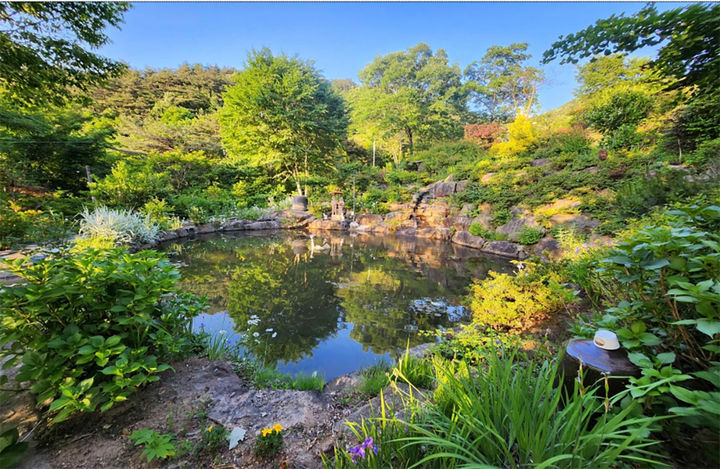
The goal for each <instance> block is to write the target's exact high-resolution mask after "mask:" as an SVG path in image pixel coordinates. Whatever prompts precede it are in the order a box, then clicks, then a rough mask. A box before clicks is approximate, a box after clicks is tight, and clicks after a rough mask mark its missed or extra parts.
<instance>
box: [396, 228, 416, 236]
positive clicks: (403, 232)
mask: <svg viewBox="0 0 720 469" xmlns="http://www.w3.org/2000/svg"><path fill="white" fill-rule="evenodd" d="M416 235H417V229H416V228H400V229H398V230H397V231H396V232H395V236H403V237H406V238H414V237H415V236H416Z"/></svg>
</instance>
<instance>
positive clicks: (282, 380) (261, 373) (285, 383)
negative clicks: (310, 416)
mask: <svg viewBox="0 0 720 469" xmlns="http://www.w3.org/2000/svg"><path fill="white" fill-rule="evenodd" d="M232 362H233V366H234V367H235V372H236V373H237V374H238V375H239V376H241V377H242V378H244V379H245V380H247V381H248V382H250V383H252V385H253V386H254V387H256V388H260V389H295V390H297V391H318V392H322V390H323V388H324V387H325V378H324V377H323V376H322V375H321V374H318V372H317V371H313V372H312V373H310V374H305V373H299V374H297V375H295V376H294V377H293V376H291V375H289V374H286V373H282V372H280V371H279V370H278V369H277V368H275V367H274V366H266V365H263V364H262V363H260V362H258V361H257V360H254V359H251V358H243V357H239V356H237V354H236V355H235V356H234V357H232Z"/></svg>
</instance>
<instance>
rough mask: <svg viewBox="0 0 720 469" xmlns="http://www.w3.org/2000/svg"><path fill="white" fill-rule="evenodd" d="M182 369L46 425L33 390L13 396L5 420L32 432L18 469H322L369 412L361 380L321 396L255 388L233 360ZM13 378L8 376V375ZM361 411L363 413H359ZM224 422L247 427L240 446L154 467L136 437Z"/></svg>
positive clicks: (345, 381)
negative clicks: (347, 429)
mask: <svg viewBox="0 0 720 469" xmlns="http://www.w3.org/2000/svg"><path fill="white" fill-rule="evenodd" d="M173 367H174V369H175V372H173V371H167V372H165V373H163V375H162V378H161V379H160V381H157V382H155V383H152V384H151V385H149V386H148V387H147V388H145V389H143V390H141V391H139V392H137V393H136V394H134V395H133V396H131V398H130V399H128V401H126V402H124V403H122V404H119V405H116V406H115V407H113V408H112V409H110V410H108V411H107V412H105V413H103V414H99V413H94V414H88V415H78V416H77V417H75V418H73V419H70V420H68V421H66V422H62V423H60V424H57V425H54V426H51V427H49V428H44V426H43V425H37V422H38V416H37V415H36V413H35V411H34V405H33V404H34V401H33V398H32V396H31V395H30V394H29V393H28V392H27V391H23V392H17V393H11V396H10V398H9V399H6V400H5V401H4V402H2V403H1V404H0V415H1V416H2V418H3V421H5V422H6V423H10V424H15V425H17V424H20V432H21V434H25V433H27V432H29V431H32V433H31V438H30V439H29V441H30V444H31V448H30V450H29V451H28V454H27V456H26V458H25V459H24V461H23V462H22V463H21V465H20V466H19V467H20V468H22V469H44V468H77V469H85V468H105V467H107V468H151V467H172V468H182V467H193V468H196V467H202V468H258V469H260V468H262V469H265V468H268V469H269V468H278V467H284V468H288V469H289V468H297V469H305V468H308V469H309V468H312V469H315V468H319V467H322V462H321V459H320V454H321V453H327V454H331V453H332V448H333V445H334V443H335V442H336V438H337V437H338V436H340V435H341V433H340V429H342V427H343V420H344V419H346V418H347V417H349V416H350V417H352V416H354V415H360V414H362V413H363V412H362V408H363V407H367V405H368V404H367V402H366V401H364V400H363V399H362V398H358V396H354V397H353V398H349V397H352V396H351V394H352V388H353V386H354V385H355V384H356V382H357V379H356V378H353V377H352V376H345V377H341V378H339V379H338V380H335V381H334V382H331V383H328V385H327V386H326V388H325V390H324V391H323V393H320V392H316V391H293V390H269V389H266V390H258V389H250V388H248V387H247V386H246V384H245V383H244V382H243V381H242V380H241V379H240V378H239V377H238V376H237V374H235V372H234V371H233V369H232V368H231V366H230V365H229V364H228V363H225V362H219V361H209V360H207V359H205V358H199V357H193V358H190V359H188V360H185V361H183V362H180V363H176V364H174V366H173ZM6 374H7V373H6ZM359 409H360V414H358V410H359ZM276 423H279V424H281V425H282V426H283V427H284V428H285V430H284V432H283V434H284V440H285V445H284V450H283V452H282V453H281V454H279V455H278V456H276V457H274V458H272V459H268V460H262V459H259V458H258V457H257V456H256V455H255V454H254V453H253V451H252V446H253V444H254V442H255V439H256V436H257V434H258V433H259V432H260V430H261V429H262V428H264V427H270V426H272V425H274V424H276ZM218 424H222V425H224V426H225V427H226V428H227V429H228V430H232V428H234V427H240V428H243V429H245V430H247V434H246V438H245V439H244V441H241V442H240V443H239V444H238V446H237V447H236V448H234V449H233V450H229V449H228V447H227V444H224V445H223V449H221V450H219V451H217V452H210V453H208V452H205V453H201V454H197V455H196V454H195V452H194V451H190V452H189V453H188V454H186V455H184V456H181V457H178V458H174V459H173V460H172V461H170V462H162V461H160V462H159V461H158V460H155V461H153V462H151V463H148V462H147V460H146V459H145V458H144V457H143V456H142V455H141V453H142V449H141V448H140V447H135V446H134V445H133V443H132V442H131V441H130V439H129V435H130V434H131V433H132V432H133V431H134V430H141V429H152V430H155V431H157V432H159V433H175V434H176V435H177V440H187V441H188V442H190V443H191V445H192V444H194V443H196V442H197V441H199V440H200V432H201V428H202V427H204V426H206V425H218Z"/></svg>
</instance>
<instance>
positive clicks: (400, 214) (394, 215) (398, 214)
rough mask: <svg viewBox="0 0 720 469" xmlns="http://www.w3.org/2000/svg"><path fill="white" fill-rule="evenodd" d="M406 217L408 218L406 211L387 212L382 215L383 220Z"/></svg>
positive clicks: (403, 218) (405, 218)
mask: <svg viewBox="0 0 720 469" xmlns="http://www.w3.org/2000/svg"><path fill="white" fill-rule="evenodd" d="M408 218H410V214H409V213H407V212H389V213H386V214H385V216H384V217H383V219H384V220H385V221H393V220H407V219H408Z"/></svg>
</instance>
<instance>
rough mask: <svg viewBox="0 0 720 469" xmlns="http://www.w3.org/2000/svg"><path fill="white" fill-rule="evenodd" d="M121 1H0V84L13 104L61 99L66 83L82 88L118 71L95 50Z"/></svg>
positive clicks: (115, 18) (116, 17)
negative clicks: (92, 50)
mask: <svg viewBox="0 0 720 469" xmlns="http://www.w3.org/2000/svg"><path fill="white" fill-rule="evenodd" d="M128 7H129V5H128V4H127V3H125V2H107V3H105V2H88V3H84V2H3V3H0V88H1V89H4V91H5V92H6V94H7V97H8V99H10V100H12V101H13V102H15V103H22V104H28V103H35V104H37V103H42V102H47V101H52V102H55V103H62V102H65V101H66V96H67V94H66V90H67V89H68V88H70V87H74V88H78V89H80V90H86V89H87V88H88V87H89V86H91V85H94V84H97V83H100V82H102V81H103V80H105V79H106V78H107V77H108V76H110V75H113V74H117V73H119V72H120V71H121V70H123V65H122V64H120V63H118V62H115V61H112V60H109V59H107V58H104V57H101V56H100V55H97V54H95V53H93V52H90V51H89V50H88V49H96V48H98V47H100V46H102V45H104V44H106V43H107V42H108V40H109V38H108V37H107V35H106V34H104V33H103V30H104V29H105V28H106V27H107V26H115V27H117V26H118V25H119V24H120V22H121V21H122V14H123V13H124V12H125V11H126V10H127V9H128Z"/></svg>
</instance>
